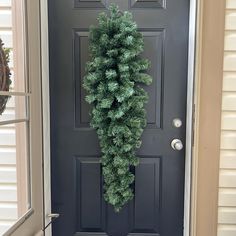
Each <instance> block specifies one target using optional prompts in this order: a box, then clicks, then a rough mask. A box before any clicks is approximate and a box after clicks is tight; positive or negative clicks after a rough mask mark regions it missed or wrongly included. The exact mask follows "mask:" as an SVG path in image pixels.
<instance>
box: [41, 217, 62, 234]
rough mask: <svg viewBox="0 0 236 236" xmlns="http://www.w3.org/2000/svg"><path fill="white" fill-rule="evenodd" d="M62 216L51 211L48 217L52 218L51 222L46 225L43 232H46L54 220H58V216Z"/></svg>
mask: <svg viewBox="0 0 236 236" xmlns="http://www.w3.org/2000/svg"><path fill="white" fill-rule="evenodd" d="M59 216H60V214H58V213H49V214H48V215H47V217H48V218H51V220H50V222H49V223H48V224H47V225H46V226H45V227H44V229H43V232H45V230H46V229H47V228H48V226H49V225H51V224H52V222H54V220H56V219H57V218H58V217H59Z"/></svg>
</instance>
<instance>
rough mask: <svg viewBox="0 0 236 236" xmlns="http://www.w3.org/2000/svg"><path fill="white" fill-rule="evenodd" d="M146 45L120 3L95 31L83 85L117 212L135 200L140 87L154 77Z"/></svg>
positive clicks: (141, 118) (107, 190)
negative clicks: (133, 169) (143, 55)
mask: <svg viewBox="0 0 236 236" xmlns="http://www.w3.org/2000/svg"><path fill="white" fill-rule="evenodd" d="M143 47H144V43H143V38H142V35H141V33H140V32H138V31H137V25H136V23H135V22H133V20H132V15H131V14H130V13H129V12H124V13H122V12H120V11H119V9H118V7H117V6H115V5H111V7H110V13H109V15H106V14H105V13H102V14H100V16H99V18H98V26H97V27H91V29H90V52H91V61H90V62H88V63H87V75H86V76H85V78H84V84H83V85H84V88H85V89H86V90H87V92H88V95H87V96H86V101H87V102H88V103H89V104H92V107H93V109H92V114H91V115H92V119H91V126H92V127H93V128H95V129H96V131H97V134H98V138H99V140H100V146H101V151H102V173H103V176H104V190H105V192H104V198H105V200H106V201H107V202H108V203H110V204H112V205H113V206H114V209H115V211H117V212H118V211H120V209H121V208H122V207H123V206H124V205H125V203H126V202H128V201H129V200H131V199H132V198H133V191H132V189H131V186H130V185H131V184H132V183H133V182H134V175H133V174H132V173H131V171H130V168H131V166H136V165H138V158H137V157H136V155H135V151H136V149H137V148H139V147H140V146H141V140H140V138H141V135H142V132H143V129H144V127H145V126H146V112H145V109H144V104H145V103H146V102H147V100H148V96H147V93H146V91H145V90H144V89H143V88H142V87H140V85H141V84H145V85H149V84H150V83H151V82H152V78H151V77H150V76H149V75H148V74H146V73H145V71H146V70H147V69H148V67H149V64H150V63H149V61H148V60H146V59H141V58H140V54H141V52H142V51H143Z"/></svg>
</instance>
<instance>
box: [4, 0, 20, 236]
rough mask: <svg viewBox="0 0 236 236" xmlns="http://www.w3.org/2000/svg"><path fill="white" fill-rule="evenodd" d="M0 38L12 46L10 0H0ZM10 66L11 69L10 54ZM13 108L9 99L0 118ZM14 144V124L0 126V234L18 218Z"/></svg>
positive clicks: (10, 114) (9, 115)
mask: <svg viewBox="0 0 236 236" xmlns="http://www.w3.org/2000/svg"><path fill="white" fill-rule="evenodd" d="M0 38H1V39H2V40H3V42H4V46H5V47H8V48H12V47H13V42H12V41H13V40H12V10H11V0H0ZM10 67H11V68H12V69H13V60H12V55H11V63H10ZM12 73H13V70H12ZM13 86H14V83H13ZM14 109H15V108H14V99H11V100H10V101H9V104H8V105H7V109H6V111H5V112H4V115H2V116H0V120H3V119H4V120H6V119H14V116H15V110H14ZM15 145H16V140H15V127H14V125H6V126H0V235H2V234H3V232H5V231H6V230H7V229H8V228H9V227H11V226H12V224H13V223H14V221H15V220H16V219H17V218H18V211H17V186H16V181H17V179H16V176H17V175H16V146H15Z"/></svg>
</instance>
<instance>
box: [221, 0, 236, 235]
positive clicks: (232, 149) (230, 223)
mask: <svg viewBox="0 0 236 236" xmlns="http://www.w3.org/2000/svg"><path fill="white" fill-rule="evenodd" d="M225 20H226V22H225V46H224V48H225V51H224V73H223V94H222V125H221V157H220V177H219V210H218V236H235V235H236V0H227V3H226V18H225Z"/></svg>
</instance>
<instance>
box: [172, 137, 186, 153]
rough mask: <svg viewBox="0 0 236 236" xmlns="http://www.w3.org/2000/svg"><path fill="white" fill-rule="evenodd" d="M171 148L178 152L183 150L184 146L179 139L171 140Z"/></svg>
mask: <svg viewBox="0 0 236 236" xmlns="http://www.w3.org/2000/svg"><path fill="white" fill-rule="evenodd" d="M171 147H172V148H173V149H174V150H176V151H180V150H182V149H183V147H184V145H183V143H182V141H181V140H180V139H177V138H176V139H173V140H172V142H171Z"/></svg>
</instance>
